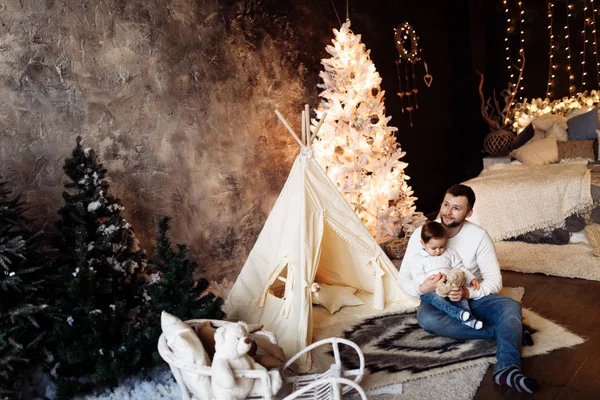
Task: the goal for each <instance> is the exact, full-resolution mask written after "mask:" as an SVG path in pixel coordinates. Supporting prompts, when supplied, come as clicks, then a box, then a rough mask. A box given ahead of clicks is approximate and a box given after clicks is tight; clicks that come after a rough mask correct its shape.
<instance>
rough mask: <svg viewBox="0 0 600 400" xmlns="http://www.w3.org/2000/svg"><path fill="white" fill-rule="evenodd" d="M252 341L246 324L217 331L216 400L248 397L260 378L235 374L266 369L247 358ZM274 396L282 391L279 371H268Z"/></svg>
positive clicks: (240, 323)
mask: <svg viewBox="0 0 600 400" xmlns="http://www.w3.org/2000/svg"><path fill="white" fill-rule="evenodd" d="M251 347H252V340H250V338H248V325H246V324H245V323H243V322H238V323H235V324H227V325H224V326H222V327H220V328H218V329H217V331H216V332H215V356H214V358H213V362H212V378H211V385H212V390H213V397H214V399H215V400H241V399H245V398H246V397H248V395H249V394H250V393H251V392H252V388H253V387H254V384H255V383H256V384H257V385H261V384H262V383H261V381H260V380H258V379H247V378H239V379H236V378H235V375H234V373H235V371H240V370H266V368H265V367H263V366H262V365H260V364H258V363H257V362H255V361H254V360H253V359H252V357H250V356H249V355H248V352H249V351H250V349H251ZM269 377H270V381H271V394H272V395H275V394H276V393H277V392H278V391H279V389H281V385H282V379H281V375H280V374H279V371H277V370H274V371H269Z"/></svg>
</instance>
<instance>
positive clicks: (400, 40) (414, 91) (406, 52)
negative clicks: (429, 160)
mask: <svg viewBox="0 0 600 400" xmlns="http://www.w3.org/2000/svg"><path fill="white" fill-rule="evenodd" d="M394 42H395V45H396V50H398V60H396V69H397V72H398V93H397V95H398V97H400V110H401V111H402V113H404V112H405V111H406V112H407V113H408V118H409V121H410V126H411V127H412V126H413V122H412V112H413V110H418V109H419V98H418V94H419V89H418V88H417V84H416V74H415V64H416V63H417V62H419V61H421V58H420V56H419V53H420V52H421V49H420V48H419V37H418V36H417V34H416V32H415V30H414V29H413V27H412V26H410V24H409V23H408V22H404V23H402V24H400V25H398V27H396V28H394ZM400 64H403V65H404V68H402V67H401V66H400ZM409 65H410V72H409ZM403 70H404V71H403ZM423 80H424V81H425V84H426V85H427V87H430V86H431V83H432V82H433V77H432V76H431V75H430V74H429V71H428V70H427V63H425V76H424V77H423Z"/></svg>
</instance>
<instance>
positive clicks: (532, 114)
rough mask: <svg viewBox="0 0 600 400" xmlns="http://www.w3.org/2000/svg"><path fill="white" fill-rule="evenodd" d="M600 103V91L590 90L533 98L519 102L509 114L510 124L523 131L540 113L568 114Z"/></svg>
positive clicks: (515, 129)
mask: <svg viewBox="0 0 600 400" xmlns="http://www.w3.org/2000/svg"><path fill="white" fill-rule="evenodd" d="M599 104H600V91H596V90H590V91H589V92H587V91H585V92H583V93H577V94H576V95H575V96H571V97H563V98H562V99H556V100H550V99H548V98H546V99H543V100H542V99H532V100H531V101H528V100H525V101H524V102H521V103H517V104H516V105H515V107H513V108H512V109H511V113H510V115H508V116H507V119H508V120H509V124H508V125H509V126H510V127H512V130H513V131H514V132H517V133H519V132H521V131H522V130H523V129H525V128H526V127H527V125H529V123H530V122H531V121H532V120H533V119H534V118H537V117H539V116H540V115H545V114H552V115H562V116H564V117H566V116H568V115H569V114H571V113H572V112H573V110H578V109H581V110H590V109H592V108H593V107H597V106H598V105H599Z"/></svg>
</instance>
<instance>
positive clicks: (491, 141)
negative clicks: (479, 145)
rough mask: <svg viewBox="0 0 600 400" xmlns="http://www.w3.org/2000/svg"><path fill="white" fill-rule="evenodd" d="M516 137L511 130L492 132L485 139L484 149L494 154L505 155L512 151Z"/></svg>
mask: <svg viewBox="0 0 600 400" xmlns="http://www.w3.org/2000/svg"><path fill="white" fill-rule="evenodd" d="M514 138H515V135H514V134H513V133H511V132H509V131H505V130H500V131H494V132H490V133H488V134H487V136H486V137H485V138H484V139H483V149H484V150H485V151H486V152H487V153H488V154H490V155H492V156H505V155H507V154H508V153H509V152H510V145H511V144H512V142H513V140H514Z"/></svg>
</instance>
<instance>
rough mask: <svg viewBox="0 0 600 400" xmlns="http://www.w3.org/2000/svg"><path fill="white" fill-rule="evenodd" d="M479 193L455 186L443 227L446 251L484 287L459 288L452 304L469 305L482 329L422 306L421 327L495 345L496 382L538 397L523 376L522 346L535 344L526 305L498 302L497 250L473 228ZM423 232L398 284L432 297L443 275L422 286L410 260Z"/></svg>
mask: <svg viewBox="0 0 600 400" xmlns="http://www.w3.org/2000/svg"><path fill="white" fill-rule="evenodd" d="M474 204H475V193H474V192H473V190H472V189H471V188H470V187H468V186H465V185H454V186H452V187H451V188H450V189H448V191H447V192H446V194H445V195H444V202H443V203H442V206H441V208H440V222H441V224H442V226H443V227H444V229H445V230H446V234H447V236H448V241H447V243H446V246H448V247H449V248H451V249H453V250H455V251H456V252H457V253H458V254H459V256H460V257H461V258H462V261H463V264H464V266H465V268H467V269H468V270H469V271H471V272H472V273H473V274H474V275H475V276H476V277H477V279H478V280H479V281H480V288H479V289H478V290H475V289H473V288H466V287H461V288H455V289H453V290H452V291H451V292H450V295H449V299H450V300H452V301H461V300H462V299H468V300H469V306H470V307H471V312H472V314H473V316H474V317H475V318H477V319H478V320H480V321H483V329H480V330H475V329H471V328H469V327H467V326H465V325H463V324H461V322H460V321H458V320H456V319H454V318H452V317H451V316H449V315H448V314H446V313H445V312H443V311H440V310H438V309H437V308H435V307H433V306H430V305H427V304H421V305H420V306H419V310H418V312H417V319H418V321H419V325H420V326H421V327H422V328H423V329H425V330H426V331H427V332H429V333H434V334H436V335H440V336H445V337H451V338H456V339H463V340H464V339H495V340H496V358H497V360H498V362H497V363H496V365H495V366H494V382H495V383H496V384H499V385H505V386H509V387H511V388H514V389H516V390H518V391H519V392H526V393H533V392H535V391H536V390H537V389H538V385H537V383H536V382H535V381H534V380H533V379H531V378H527V377H525V375H523V373H522V371H521V345H522V342H523V341H527V342H528V344H533V342H532V341H531V336H530V335H529V334H528V333H526V335H525V336H524V335H523V324H522V320H521V305H520V304H519V303H518V302H516V301H514V300H512V299H509V298H508V297H504V296H499V295H498V292H499V291H500V289H502V275H501V274H500V265H499V264H498V259H497V258H496V251H495V249H494V244H493V242H492V240H491V239H490V237H489V235H488V234H487V232H486V231H485V230H484V229H483V228H481V227H479V226H477V225H475V224H473V223H471V222H469V221H466V218H469V217H470V216H471V215H472V214H473V205H474ZM420 237H421V228H417V230H415V232H414V233H413V234H412V236H411V238H410V240H409V242H408V246H407V249H406V254H405V255H404V259H403V261H402V266H401V268H400V274H399V277H398V283H399V285H400V287H401V288H402V289H403V290H404V291H405V292H406V293H408V294H410V295H412V296H420V295H422V294H425V293H429V292H433V291H434V290H435V288H436V285H437V283H438V281H439V280H440V279H442V275H441V274H440V275H434V276H431V277H429V278H428V279H426V280H425V281H424V282H423V283H422V284H420V285H419V283H418V282H415V281H413V280H412V279H411V273H410V269H411V265H409V262H405V261H406V260H410V259H411V258H412V255H413V254H415V253H416V252H418V251H420V250H421V245H420V242H419V238H420Z"/></svg>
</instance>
